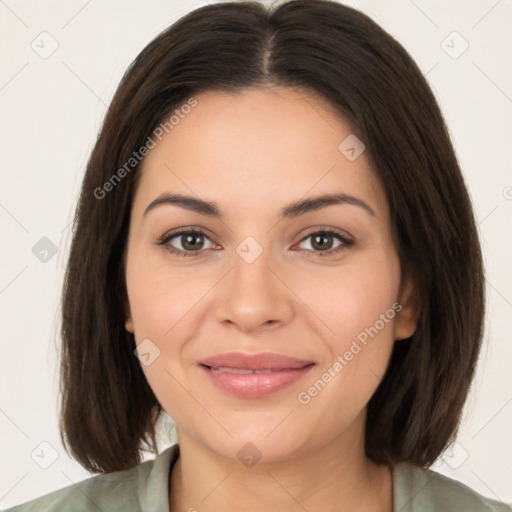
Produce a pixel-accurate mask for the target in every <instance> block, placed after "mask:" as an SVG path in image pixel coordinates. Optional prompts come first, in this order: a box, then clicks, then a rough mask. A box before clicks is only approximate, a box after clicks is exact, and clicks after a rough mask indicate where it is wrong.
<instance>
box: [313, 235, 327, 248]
mask: <svg viewBox="0 0 512 512" xmlns="http://www.w3.org/2000/svg"><path fill="white" fill-rule="evenodd" d="M330 238H332V237H331V236H330V235H316V236H315V237H313V246H315V244H316V243H317V240H321V242H320V243H319V244H318V246H319V248H320V249H326V248H327V249H330V246H331V245H332V240H331V243H330V244H329V243H328V242H326V239H330ZM326 246H328V247H326Z"/></svg>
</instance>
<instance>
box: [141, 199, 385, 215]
mask: <svg viewBox="0 0 512 512" xmlns="http://www.w3.org/2000/svg"><path fill="white" fill-rule="evenodd" d="M336 204H350V205H352V206H359V207H360V208H362V209H364V210H365V211H366V212H367V213H368V214H369V215H371V216H372V217H376V214H375V212H374V210H373V209H372V208H371V207H370V206H369V205H368V204H367V203H366V202H365V201H363V200H362V199H359V198H357V197H354V196H351V195H348V194H324V195H320V196H315V197H309V198H307V199H301V200H298V201H294V202H292V203H290V204H288V205H287V206H285V207H284V208H283V209H282V210H281V218H282V219H292V218H295V217H298V216H300V215H304V214H305V213H308V212H313V211H316V210H320V209H321V208H325V207H326V206H331V205H336ZM162 205H176V206H180V207H182V208H185V209H186V210H190V211H192V212H196V213H199V214H201V215H205V216H207V217H214V218H217V219H223V218H225V214H224V212H223V211H222V210H220V209H219V207H218V205H217V203H215V202H213V201H205V200H203V199H199V198H197V197H193V196H187V195H183V194H170V193H168V192H164V193H163V194H160V195H159V196H158V197H157V198H156V199H155V200H153V201H152V202H151V203H150V204H149V205H148V207H147V208H146V210H145V211H144V213H143V217H145V216H146V215H147V214H148V213H149V212H150V211H151V210H154V209H155V208H156V207H158V206H162Z"/></svg>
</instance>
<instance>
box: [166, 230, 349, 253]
mask: <svg viewBox="0 0 512 512" xmlns="http://www.w3.org/2000/svg"><path fill="white" fill-rule="evenodd" d="M189 234H193V235H198V234H200V235H203V236H205V237H206V238H208V236H207V235H206V233H205V232H203V231H201V230H200V229H187V230H183V231H179V232H177V233H172V234H170V235H167V234H166V235H164V236H163V237H161V238H159V239H158V242H157V245H159V246H163V247H164V249H165V250H166V251H167V252H169V253H170V254H175V255H177V256H185V257H188V256H200V255H201V253H202V252H203V251H205V250H208V249H200V250H198V251H182V250H180V249H176V248H175V247H173V246H172V245H168V243H169V241H171V240H172V239H173V238H177V237H179V236H182V235H189ZM320 234H321V235H330V236H333V237H336V238H338V239H339V240H340V241H341V242H342V244H341V245H340V246H339V247H337V248H336V249H329V250H328V251H312V250H310V249H301V250H303V251H306V252H313V253H314V254H315V256H320V257H324V256H332V255H334V254H337V253H339V252H340V251H343V250H345V249H348V248H349V247H351V246H353V245H354V242H353V241H352V240H349V239H348V238H347V237H345V236H343V235H341V234H340V233H338V232H337V231H333V230H332V229H329V228H320V229H318V230H317V231H312V232H311V233H309V234H308V235H306V236H304V237H303V238H302V239H301V240H300V241H299V243H302V242H304V240H306V239H307V238H309V237H311V236H313V235H320Z"/></svg>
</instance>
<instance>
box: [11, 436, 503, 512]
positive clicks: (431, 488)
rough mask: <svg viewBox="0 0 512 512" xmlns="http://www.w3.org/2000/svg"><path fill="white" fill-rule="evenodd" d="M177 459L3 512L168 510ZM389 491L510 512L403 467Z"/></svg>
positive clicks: (163, 457)
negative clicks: (171, 481) (171, 479)
mask: <svg viewBox="0 0 512 512" xmlns="http://www.w3.org/2000/svg"><path fill="white" fill-rule="evenodd" d="M178 457H179V445H178V444H174V445H172V446H170V447H169V448H167V449H165V450H164V451H163V452H162V453H160V454H159V455H158V456H157V457H156V458H155V459H153V460H148V461H145V462H143V463H141V464H139V465H138V466H136V467H134V468H132V469H127V470H124V471H116V472H114V473H107V474H102V475H95V476H92V477H90V478H88V479H86V480H82V481H81V482H78V483H76V484H73V485H70V486H68V487H64V488H63V489H58V490H57V491H54V492H51V493H50V494H46V495H44V496H41V497H39V498H36V499H34V500H32V501H29V502H26V503H23V504H21V505H17V506H15V507H14V508H10V509H8V510H6V511H4V512H169V492H168V485H169V475H170V472H171V470H172V467H173V466H174V463H175V462H176V460H177V459H178ZM393 493H394V507H393V512H437V511H439V512H512V506H510V505H506V504H504V503H500V502H498V501H494V500H491V499H488V498H484V497H483V496H481V495H480V494H478V493H476V492H475V491H473V490H472V489H470V488H469V487H467V486H465V485H463V484H462V483H460V482H458V481H456V480H453V479H451V478H448V477H446V476H444V475H441V474H439V473H437V472H435V471H432V470H429V469H424V468H420V467H417V466H414V465H412V464H406V463H401V464H398V465H396V466H395V468H394V470H393ZM200 508H201V507H198V510H200Z"/></svg>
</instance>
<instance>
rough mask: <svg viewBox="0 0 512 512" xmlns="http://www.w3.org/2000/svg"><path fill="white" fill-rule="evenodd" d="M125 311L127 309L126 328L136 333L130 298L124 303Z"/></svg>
mask: <svg viewBox="0 0 512 512" xmlns="http://www.w3.org/2000/svg"><path fill="white" fill-rule="evenodd" d="M124 304H125V305H124V311H125V322H124V328H125V329H126V330H127V331H128V332H131V333H132V334H133V333H134V328H133V319H132V312H131V309H130V304H129V302H128V299H126V300H125V303H124Z"/></svg>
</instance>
